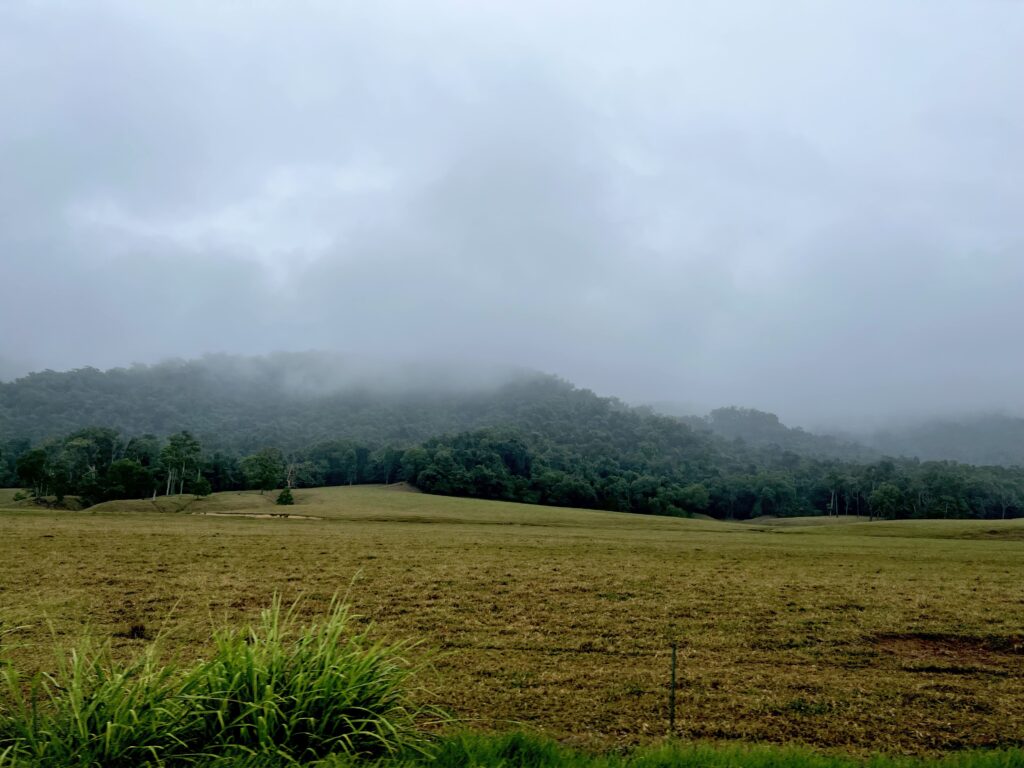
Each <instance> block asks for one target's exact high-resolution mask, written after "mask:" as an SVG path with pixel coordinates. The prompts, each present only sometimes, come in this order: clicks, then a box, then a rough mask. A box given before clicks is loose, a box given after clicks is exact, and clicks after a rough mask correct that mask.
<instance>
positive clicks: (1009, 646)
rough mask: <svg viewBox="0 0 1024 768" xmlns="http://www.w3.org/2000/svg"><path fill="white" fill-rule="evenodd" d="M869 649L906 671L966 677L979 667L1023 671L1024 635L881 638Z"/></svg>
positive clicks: (941, 634) (932, 634)
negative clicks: (887, 656) (888, 656)
mask: <svg viewBox="0 0 1024 768" xmlns="http://www.w3.org/2000/svg"><path fill="white" fill-rule="evenodd" d="M872 645H874V647H875V648H876V649H878V650H879V651H881V652H883V653H888V654H892V655H894V656H896V657H897V658H898V659H899V660H900V661H901V662H902V663H903V664H904V665H905V667H906V668H908V669H912V670H916V671H920V672H950V673H958V674H966V673H970V672H974V671H983V669H981V668H979V665H980V666H981V667H993V666H994V667H1006V666H1013V667H1016V668H1024V635H959V634H953V633H946V632H906V633H901V634H883V635H877V636H875V637H874V638H873V641H872Z"/></svg>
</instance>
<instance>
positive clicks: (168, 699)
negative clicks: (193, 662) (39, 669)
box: [0, 641, 190, 768]
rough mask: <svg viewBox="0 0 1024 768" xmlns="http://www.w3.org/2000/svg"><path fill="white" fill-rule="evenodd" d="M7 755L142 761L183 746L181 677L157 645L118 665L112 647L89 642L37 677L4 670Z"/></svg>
mask: <svg viewBox="0 0 1024 768" xmlns="http://www.w3.org/2000/svg"><path fill="white" fill-rule="evenodd" d="M4 680H5V683H6V693H7V697H6V698H7V701H8V707H7V708H5V709H4V710H0V755H4V754H6V759H7V760H9V761H10V763H9V764H14V763H15V762H17V763H29V764H31V765H38V766H51V765H52V766H78V765H81V766H86V765H88V766H94V765H95V766H99V765H102V766H111V768H118V767H119V766H136V765H140V764H143V763H146V762H152V761H155V760H158V759H159V758H160V757H161V756H162V755H164V754H166V753H167V752H168V751H174V750H175V749H176V748H177V747H181V746H182V745H183V742H182V741H181V738H180V732H181V728H182V726H183V725H185V724H187V722H188V720H189V718H190V714H189V713H188V711H187V707H186V704H185V702H184V701H183V700H182V699H181V697H180V691H181V680H180V678H179V676H178V675H177V674H176V672H175V670H174V669H173V668H171V667H167V666H162V665H160V664H159V663H158V661H157V658H156V650H155V647H153V646H151V647H149V648H148V649H147V650H146V651H145V652H144V653H143V654H142V655H140V656H139V657H138V658H137V659H135V660H134V661H132V662H130V663H128V664H117V663H115V662H114V661H113V659H112V658H111V656H110V648H109V645H103V646H94V645H92V644H91V643H89V642H88V641H84V642H83V643H81V644H80V645H79V646H78V647H77V648H75V649H73V650H71V651H69V652H68V653H66V654H59V655H58V662H57V668H56V671H55V672H53V673H46V674H41V675H37V676H36V677H35V678H33V679H32V680H31V681H23V680H21V679H20V678H19V676H18V675H17V673H16V672H15V671H14V669H13V667H7V668H6V669H5V670H4Z"/></svg>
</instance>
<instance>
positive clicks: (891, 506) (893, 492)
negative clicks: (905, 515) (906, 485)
mask: <svg viewBox="0 0 1024 768" xmlns="http://www.w3.org/2000/svg"><path fill="white" fill-rule="evenodd" d="M868 505H869V506H870V507H871V514H872V515H874V516H877V517H883V518H887V519H890V520H891V519H893V518H895V517H898V516H899V515H900V513H901V512H902V511H903V507H904V498H903V491H901V490H900V488H899V486H898V485H896V484H895V483H882V484H881V485H879V486H878V487H877V488H875V490H873V491H872V492H871V495H870V496H869V497H868Z"/></svg>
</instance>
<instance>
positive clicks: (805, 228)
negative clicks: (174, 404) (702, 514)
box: [0, 0, 1024, 425]
mask: <svg viewBox="0 0 1024 768" xmlns="http://www.w3.org/2000/svg"><path fill="white" fill-rule="evenodd" d="M1022 33H1024V6H1021V5H1020V4H1017V3H1008V2H998V1H995V0H993V1H991V2H987V1H980V2H979V1H975V0H962V1H961V2H954V1H953V0H949V1H947V2H939V3H935V2H929V3H925V2H908V3H901V4H892V3H885V2H881V0H878V1H877V2H859V3H853V2H850V3H829V4H820V3H800V2H797V3H789V4H786V5H784V6H771V7H769V6H765V5H764V4H762V3H756V2H752V1H751V2H740V3H732V4H729V5H728V6H722V5H714V4H711V5H708V4H696V3H695V4H689V3H674V2H671V3H670V2H652V3H649V4H643V5H642V6H635V5H632V6H627V5H624V4H614V3H582V2H566V3H564V4H558V5H557V6H555V7H551V6H550V5H549V4H542V3H516V4H464V3H458V2H436V3H424V4H420V3H417V4H404V3H380V4H372V5H357V4H352V5H345V4H336V3H318V2H308V3H301V4H298V5H296V4H285V3H270V2H267V3H258V4H253V5H252V6H251V7H247V8H246V9H245V11H244V12H242V10H241V9H240V8H238V7H235V6H231V5H214V4H205V3H203V4H200V3H180V4H175V5H174V6H173V7H172V6H163V7H161V6H156V5H145V4H144V5H139V4H134V3H123V2H107V3H97V4H93V5H91V6H90V8H89V9H88V10H86V9H83V8H78V7H76V6H73V5H47V4H36V3H29V2H12V3H7V4H4V5H3V6H2V7H0V65H2V66H0V104H2V105H3V106H2V107H0V109H2V113H3V114H2V117H3V120H2V121H0V165H2V167H3V168H4V173H3V174H2V175H0V281H2V283H3V285H4V286H5V296H4V300H3V302H0V329H2V333H0V358H3V359H5V360H8V361H30V362H28V363H26V362H19V363H17V364H14V363H8V364H7V368H6V369H0V375H3V374H4V370H14V369H15V368H19V367H21V366H22V365H24V364H31V365H47V366H51V367H69V366H77V365H84V364H92V365H99V366H106V365H114V364H125V363H128V362H131V361H136V360H142V361H149V360H156V359H160V358H162V357H166V356H172V355H179V356H184V355H197V354H202V353H204V352H210V351H232V352H246V353H258V352H266V351H270V350H277V349H282V350H287V349H307V348H311V347H323V348H328V349H335V350H338V351H341V352H343V353H347V354H350V355H353V356H360V355H379V356H381V357H383V358H388V357H390V358H394V359H434V360H437V359H445V360H461V361H463V362H474V361H479V362H480V363H481V364H488V365H490V364H496V363H500V364H506V365H509V366H512V367H517V366H524V367H533V368H540V369H544V370H550V371H553V372H556V373H559V374H562V375H564V376H566V377H568V378H571V379H573V380H575V381H577V382H578V383H580V384H582V385H584V386H589V387H591V388H594V389H597V390H598V391H601V392H605V393H609V394H617V395H620V396H623V397H626V398H631V399H635V400H657V401H666V400H677V401H685V402H691V403H697V404H700V405H701V406H704V407H714V406H717V405H722V404H727V403H741V404H747V405H753V406H757V407H762V408H767V409H772V410H776V411H778V412H780V413H781V415H782V416H783V417H784V418H786V419H788V420H790V421H795V422H797V423H800V422H803V423H811V424H813V423H823V422H827V423H838V424H843V425H855V424H857V423H859V422H862V421H865V420H868V421H870V420H880V419H884V418H888V417H892V416H895V415H907V414H915V413H924V412H935V411H942V412H951V411H963V410H974V409H987V408H1005V409H1010V410H1015V411H1022V410H1024V399H1022V397H1021V395H1020V394H1019V393H1018V391H1017V388H1016V386H1015V383H1016V381H1018V380H1019V379H1020V377H1021V375H1022V374H1024V363H1022V362H1020V358H1019V356H1018V355H1016V354H1015V349H1016V346H1017V344H1018V343H1019V342H1018V336H1019V333H1020V329H1021V327H1022V322H1024V309H1021V308H1020V301H1019V292H1020V290H1021V288H1022V287H1024V267H1022V264H1024V260H1022V258H1021V247H1022V244H1024V223H1022V220H1021V218H1020V214H1019V212H1020V211H1021V210H1024V188H1022V186H1021V185H1020V183H1019V180H1020V179H1021V178H1022V177H1024V152H1022V149H1021V143H1020V138H1019V137H1020V136H1021V135H1024V102H1021V101H1020V99H1019V95H1020V94H1019V84H1018V82H1017V79H1018V78H1017V73H1018V72H1019V71H1021V69H1022V65H1024V53H1022V49H1021V48H1020V46H1019V40H1020V39H1022ZM8 375H9V374H8Z"/></svg>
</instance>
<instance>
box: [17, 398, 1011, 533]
mask: <svg viewBox="0 0 1024 768" xmlns="http://www.w3.org/2000/svg"><path fill="white" fill-rule="evenodd" d="M552 416H554V414H552ZM608 418H609V421H608V422H606V423H605V424H604V428H600V427H599V426H594V425H592V426H591V429H589V430H588V429H586V428H585V427H583V426H580V427H578V430H577V432H576V433H575V434H572V435H569V436H568V439H566V436H565V435H562V437H561V438H560V439H557V440H556V439H553V438H552V437H551V436H550V435H544V434H541V433H538V432H533V433H527V432H524V431H523V430H520V429H516V428H510V427H495V428H485V429H478V430H473V431H467V432H461V433H456V434H449V435H444V436H439V437H435V438H430V439H428V440H425V441H423V442H420V443H416V444H413V445H411V446H402V445H397V444H368V443H361V442H359V441H353V440H328V441H320V442H317V443H314V444H312V445H310V446H308V447H305V448H302V449H298V450H291V451H284V450H282V449H281V448H279V447H277V446H272V445H269V446H264V447H263V448H261V449H259V450H257V451H254V452H252V453H249V454H245V455H239V454H233V453H228V452H224V451H219V450H212V451H211V450H205V449H204V447H203V445H202V444H201V442H200V440H199V439H198V438H197V437H196V436H195V435H193V434H191V433H190V432H188V431H181V432H177V433H174V434H172V435H170V436H168V437H166V438H161V437H158V436H156V435H152V434H146V435H142V436H138V437H127V438H126V437H124V436H122V435H121V434H120V433H119V432H118V431H117V430H114V429H110V428H102V427H91V428H86V429H80V430H76V431H74V432H72V433H70V434H68V435H66V436H65V437H63V438H60V439H56V440H49V441H44V442H42V443H40V444H37V445H31V444H30V443H29V442H28V441H27V440H24V439H22V440H8V441H7V442H5V443H3V444H0V485H4V486H15V485H17V486H20V487H23V488H25V489H26V490H27V491H28V492H30V493H32V494H33V495H36V496H39V497H55V498H56V500H58V501H60V500H62V499H64V498H65V497H66V496H75V497H78V498H79V499H80V501H81V503H82V504H84V505H92V504H97V503H99V502H102V501H107V500H112V499H132V498H136V499H141V498H152V497H155V496H158V495H172V494H194V495H196V496H205V495H208V494H209V493H212V492H218V491H232V490H243V489H256V490H260V491H261V492H265V491H272V490H275V489H279V488H287V489H292V488H303V487H317V486H338V485H356V484H365V483H393V482H399V481H404V482H408V483H411V484H412V485H414V486H416V487H418V488H420V489H421V490H423V491H426V492H428V493H437V494H444V495H451V496H469V497H474V498H483V499H495V500H505V501H519V502H525V503H534V504H548V505H554V506H564V507H583V508H591V509H606V510H615V511H623V512H636V513H644V514H656V515H675V516H690V515H694V514H705V515H709V516H711V517H715V518H719V519H736V520H744V519H750V518H756V517H759V516H762V515H771V516H800V515H821V514H833V515H867V516H870V517H876V518H885V519H896V518H935V517H940V518H983V519H1006V518H1014V517H1022V516H1024V471H1022V470H1020V469H1019V468H1005V467H974V466H970V465H965V464H957V463H954V462H936V461H928V462H921V461H918V460H915V459H893V458H883V459H879V460H877V461H873V462H867V463H856V462H846V461H841V460H837V459H831V458H828V459H817V458H811V457H805V456H800V455H798V454H796V453H793V452H791V451H782V450H778V449H776V448H772V447H759V448H752V447H750V446H747V445H746V444H745V443H743V442H742V441H732V443H731V445H732V448H733V451H732V452H731V453H730V452H722V453H718V454H712V455H705V454H701V453H700V452H699V451H697V450H696V449H697V448H699V447H700V446H701V445H703V443H702V442H701V441H700V440H699V439H698V440H696V441H695V442H694V441H691V437H692V436H691V435H688V434H686V433H682V437H680V435H678V434H675V433H674V432H673V430H671V429H669V428H668V427H669V426H670V423H671V422H670V421H666V422H663V421H662V420H661V419H660V418H657V419H654V420H653V421H641V423H640V424H641V425H642V426H644V427H646V428H645V429H640V428H639V425H637V424H635V423H633V422H631V421H629V420H628V419H627V421H626V423H627V424H631V425H632V426H633V427H637V428H638V431H636V432H634V433H632V434H631V435H630V436H629V437H630V439H620V440H618V441H616V440H613V439H611V437H610V435H609V434H608V433H607V432H606V429H607V427H608V426H609V424H612V425H615V424H616V421H617V419H616V417H615V416H614V415H613V414H608ZM617 427H618V428H617V430H616V431H621V430H622V429H623V425H622V424H618V425H617Z"/></svg>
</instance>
